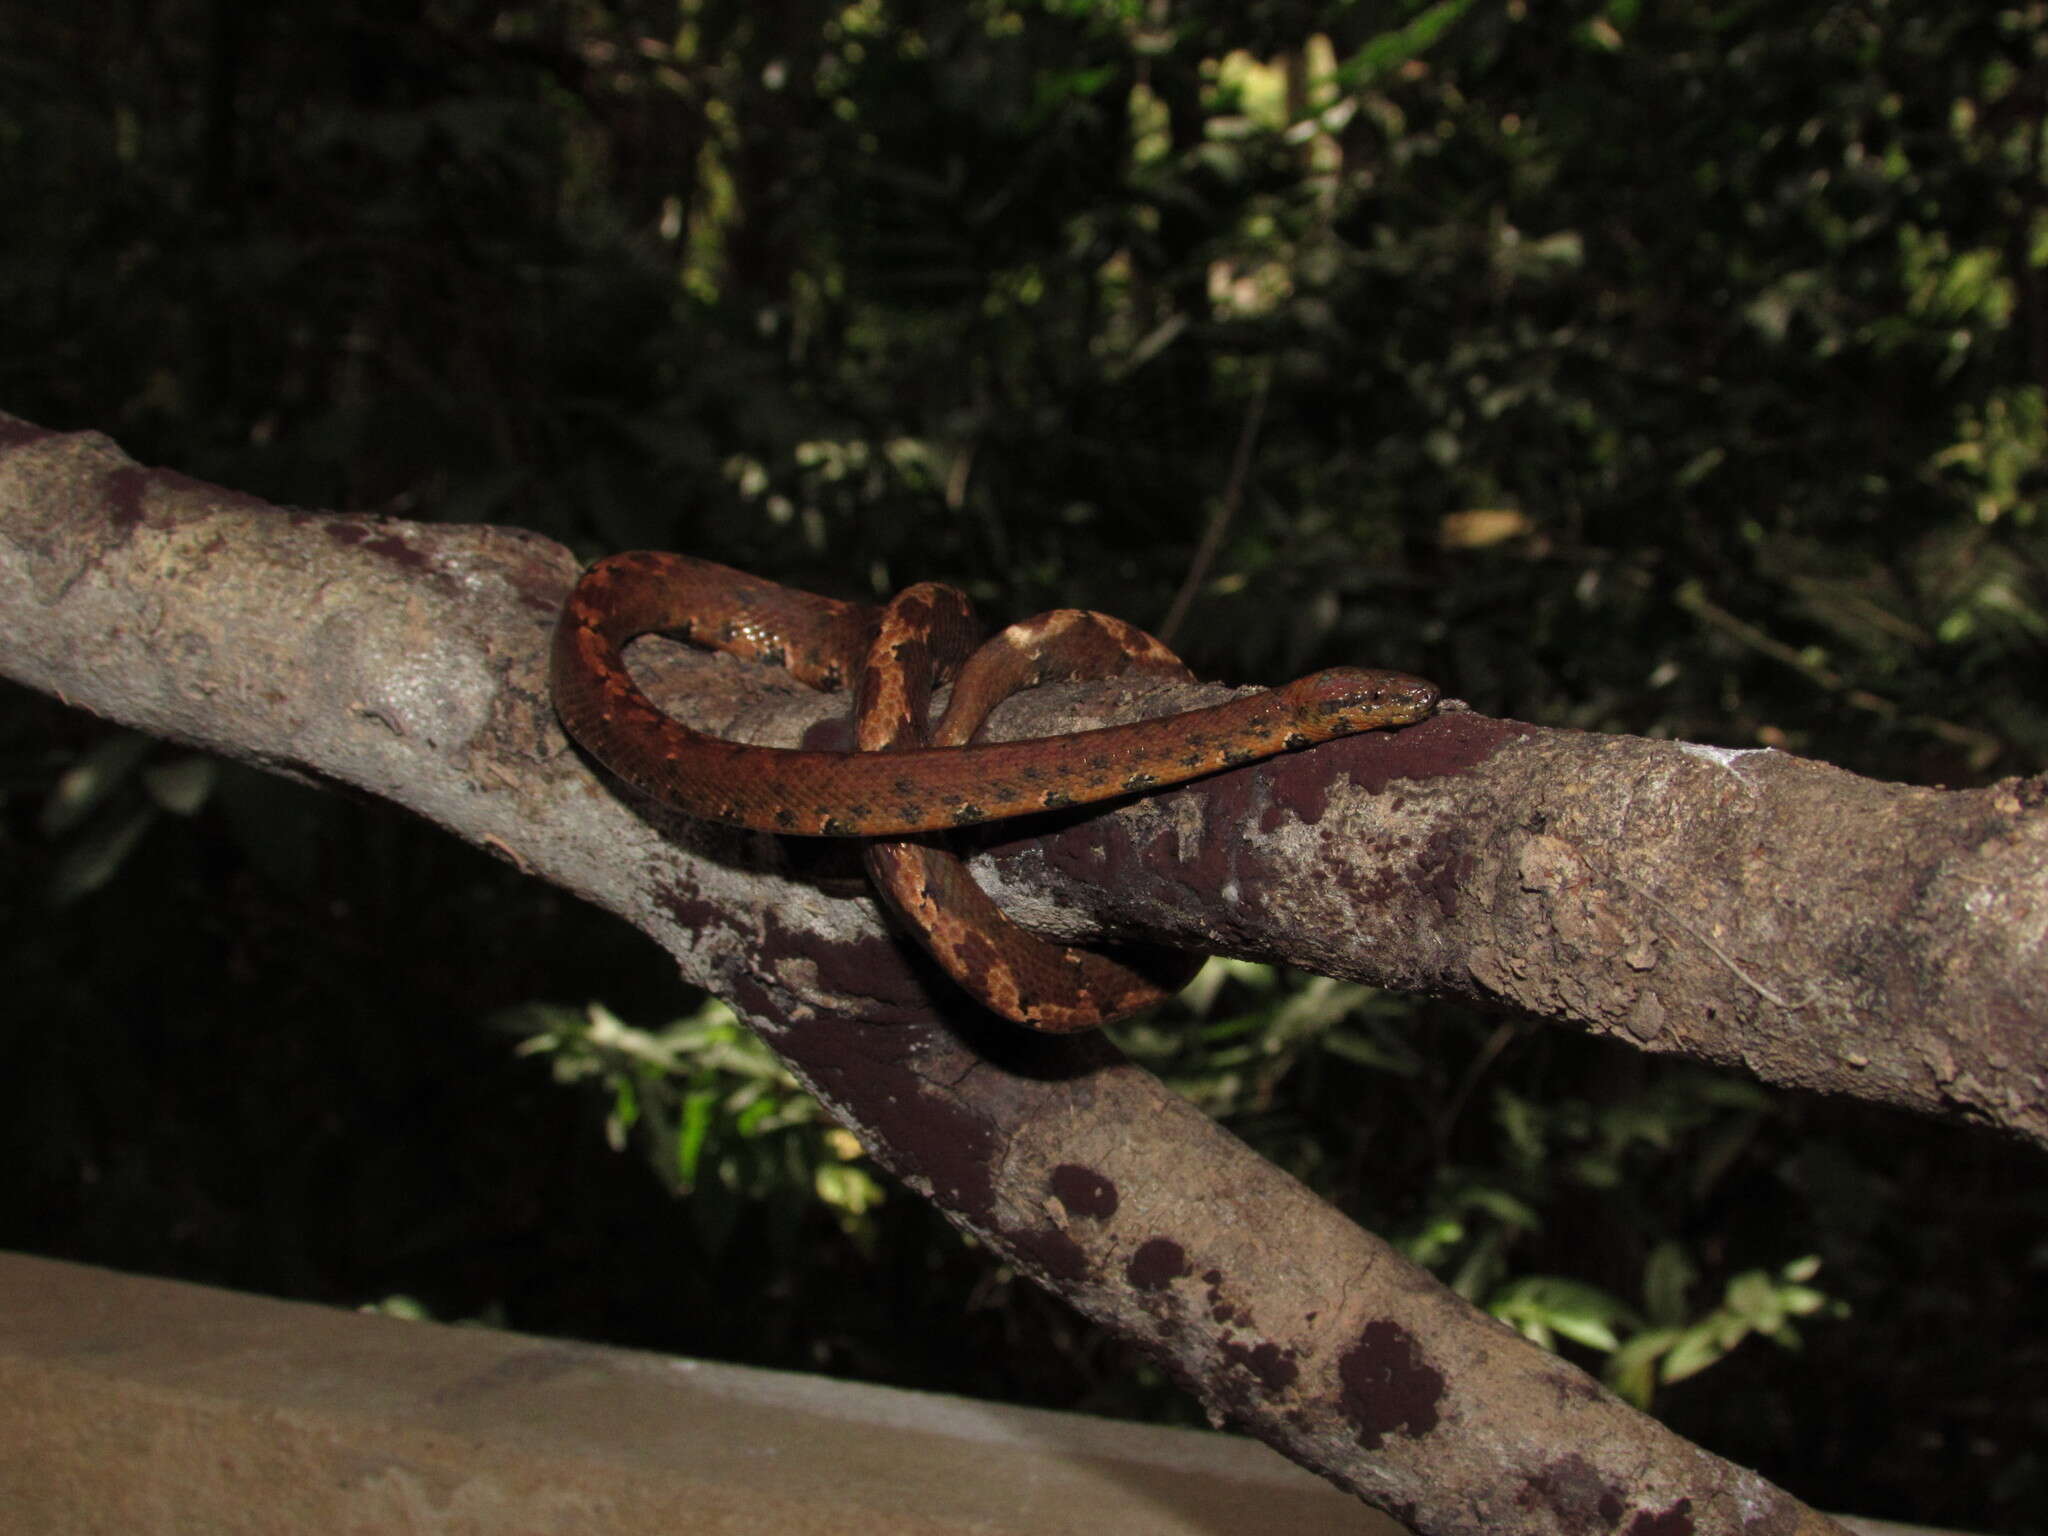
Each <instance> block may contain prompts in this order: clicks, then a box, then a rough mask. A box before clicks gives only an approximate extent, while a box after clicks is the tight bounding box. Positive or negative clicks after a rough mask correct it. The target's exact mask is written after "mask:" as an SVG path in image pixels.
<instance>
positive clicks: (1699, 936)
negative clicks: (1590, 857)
mask: <svg viewBox="0 0 2048 1536" xmlns="http://www.w3.org/2000/svg"><path fill="white" fill-rule="evenodd" d="M1589 867H1592V866H1589ZM1594 868H1595V872H1596V873H1599V874H1601V875H1602V877H1603V878H1604V879H1608V880H1612V881H1613V882H1614V883H1615V884H1616V885H1619V886H1624V887H1626V888H1627V889H1629V890H1631V891H1633V892H1635V894H1636V895H1638V896H1640V897H1642V899H1643V900H1644V901H1647V902H1648V903H1649V904H1650V905H1651V906H1653V907H1655V908H1656V909H1657V910H1658V911H1660V912H1662V913H1663V914H1664V915H1665V916H1666V917H1668V918H1670V919H1671V921H1672V922H1674V923H1676V924H1677V925H1678V926H1679V927H1681V928H1683V929H1684V930H1685V931H1686V932H1687V933H1689V934H1691V935H1692V936H1693V938H1694V939H1696V940H1698V942H1699V943H1700V944H1701V945H1702V946H1703V947H1704V948H1706V950H1707V951H1708V952H1709V953H1711V954H1712V955H1713V957H1714V958H1715V959H1716V960H1718V961H1720V962H1721V963H1722V964H1723V965H1725V966H1727V967H1728V969H1729V970H1730V971H1731V972H1733V973H1734V976H1735V979H1736V980H1737V981H1739V982H1741V983H1742V984H1743V985H1744V986H1746V987H1748V988H1749V989H1750V990H1751V991H1753V992H1755V993H1756V995H1757V996H1758V997H1761V998H1762V999H1763V1000H1764V1001H1765V1002H1767V1003H1770V1004H1771V1005H1772V1006H1773V1007H1777V1008H1782V1009H1784V1010H1785V1011H1786V1012H1787V1013H1797V1012H1798V1011H1799V1010H1800V1009H1802V1008H1805V1007H1807V1006H1809V1005H1810V1004H1812V1003H1813V1002H1815V1001H1817V1000H1818V994H1817V993H1816V992H1815V991H1814V989H1813V986H1812V984H1811V983H1809V984H1808V985H1807V988H1806V996H1804V997H1802V998H1801V999H1800V1000H1799V1001H1798V1002H1796V1003H1794V1002H1789V1001H1787V1000H1786V999H1785V998H1782V997H1780V996H1778V994H1777V993H1775V992H1773V991H1772V990H1771V989H1770V988H1769V987H1767V986H1765V985H1764V984H1763V983H1762V982H1760V981H1758V980H1757V979H1756V978H1755V977H1754V976H1752V975H1750V974H1749V972H1747V971H1745V970H1744V969H1743V968H1742V967H1741V965H1740V964H1738V963H1737V962H1736V959H1735V957H1734V956H1733V955H1731V954H1729V953H1728V951H1727V950H1725V949H1723V948H1722V947H1721V946H1720V945H1718V944H1716V943H1715V942H1714V941H1713V940H1712V939H1710V938H1708V937H1707V936H1706V935H1705V934H1704V933H1702V932H1701V931H1700V930H1699V929H1698V928H1695V927H1694V926H1693V925H1692V924H1691V923H1690V922H1689V921H1687V920H1686V919H1685V918H1684V917H1683V916H1681V915H1680V914H1679V913H1678V912H1677V911H1676V910H1675V909H1674V908H1672V907H1671V906H1670V905H1669V904H1668V903H1666V902H1665V901H1663V900H1662V899H1660V898H1659V897H1656V896H1652V895H1651V894H1650V893H1649V892H1648V891H1646V890H1644V889H1643V888H1642V887H1641V886H1640V885H1637V884H1636V883H1635V881H1633V880H1630V879H1628V878H1627V877H1626V876H1623V875H1617V874H1615V873H1614V872H1613V871H1612V870H1608V871H1604V872H1603V871H1600V870H1598V869H1597V867H1594Z"/></svg>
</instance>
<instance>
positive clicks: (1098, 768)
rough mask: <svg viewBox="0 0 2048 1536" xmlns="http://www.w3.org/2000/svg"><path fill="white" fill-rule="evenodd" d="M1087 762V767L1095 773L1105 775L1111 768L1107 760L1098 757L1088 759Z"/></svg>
mask: <svg viewBox="0 0 2048 1536" xmlns="http://www.w3.org/2000/svg"><path fill="white" fill-rule="evenodd" d="M1087 762H1088V767H1089V768H1090V769H1091V770H1093V771H1094V772H1096V773H1107V772H1109V770H1110V768H1111V767H1112V766H1113V764H1111V762H1110V760H1109V759H1108V758H1106V757H1102V756H1099V755H1098V756H1095V757H1091V758H1089V759H1088V760H1087Z"/></svg>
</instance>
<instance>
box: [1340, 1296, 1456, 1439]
mask: <svg viewBox="0 0 2048 1536" xmlns="http://www.w3.org/2000/svg"><path fill="white" fill-rule="evenodd" d="M1337 1375H1338V1378H1339V1379H1340V1380H1341V1381H1342V1382H1343V1383H1344V1386H1343V1390H1342V1391H1341V1392H1340V1393H1339V1394H1338V1399H1337V1400H1338V1405H1339V1406H1340V1407H1341V1408H1342V1409H1343V1411H1344V1413H1345V1415H1346V1417H1348V1418H1349V1419H1350V1420H1351V1422H1352V1423H1353V1424H1354V1425H1356V1426H1357V1428H1358V1443H1359V1444H1360V1445H1361V1446H1363V1447H1364V1448H1365V1449H1366V1450H1368V1451H1373V1450H1378V1449H1379V1448H1380V1447H1381V1446H1382V1445H1384V1444H1386V1440H1387V1436H1389V1435H1391V1434H1393V1433H1394V1432H1395V1431H1397V1430H1398V1431H1400V1432H1401V1433H1403V1434H1407V1435H1411V1436H1415V1437H1418V1438H1419V1437H1421V1436H1423V1435H1426V1434H1429V1433H1430V1432H1431V1431H1433V1430H1434V1429H1435V1428H1436V1424H1437V1412H1436V1410H1437V1404H1438V1403H1440V1402H1442V1401H1443V1396H1444V1377H1443V1372H1441V1371H1439V1370H1436V1369H1435V1368H1433V1367H1432V1366H1431V1365H1430V1364H1429V1363H1428V1360H1427V1358H1426V1357H1425V1356H1424V1355H1423V1353H1422V1350H1421V1349H1420V1347H1418V1346H1417V1344H1416V1342H1415V1336H1414V1335H1413V1334H1411V1333H1410V1332H1409V1331H1408V1330H1407V1329H1406V1328H1403V1327H1402V1326H1401V1325H1400V1324H1399V1323H1395V1322H1388V1321H1385V1320H1382V1321H1380V1322H1376V1323H1367V1324H1366V1325H1365V1328H1364V1329H1363V1330H1362V1331H1361V1332H1360V1333H1359V1335H1358V1342H1357V1343H1356V1344H1354V1345H1352V1346H1351V1348H1350V1349H1348V1350H1346V1351H1345V1352H1344V1355H1343V1358H1341V1359H1340V1360H1339V1361H1338V1362H1337Z"/></svg>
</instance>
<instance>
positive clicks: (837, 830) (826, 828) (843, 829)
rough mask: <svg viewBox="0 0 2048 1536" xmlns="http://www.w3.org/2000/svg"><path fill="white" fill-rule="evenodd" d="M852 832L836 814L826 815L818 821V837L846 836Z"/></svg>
mask: <svg viewBox="0 0 2048 1536" xmlns="http://www.w3.org/2000/svg"><path fill="white" fill-rule="evenodd" d="M852 832H853V828H851V827H849V826H848V825H847V824H846V823H845V822H843V821H841V820H840V819H839V818H838V817H837V816H827V817H825V818H824V819H823V820H822V821H820V822H819V823H818V836H820V837H848V836H851V835H852Z"/></svg>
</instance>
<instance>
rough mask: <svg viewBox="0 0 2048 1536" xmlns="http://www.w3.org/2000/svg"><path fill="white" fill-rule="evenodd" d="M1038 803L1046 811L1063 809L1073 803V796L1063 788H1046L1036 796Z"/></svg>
mask: <svg viewBox="0 0 2048 1536" xmlns="http://www.w3.org/2000/svg"><path fill="white" fill-rule="evenodd" d="M1038 803H1039V804H1040V805H1042V806H1044V807H1045V808H1046V809H1047V810H1048V811H1063V810H1065V809H1066V808H1067V807H1068V806H1070V805H1072V804H1073V803H1074V797H1073V796H1072V795H1070V794H1067V793H1066V792H1065V791H1063V790H1058V789H1054V790H1048V791H1047V792H1046V793H1045V794H1043V795H1040V796H1039V797H1038Z"/></svg>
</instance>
